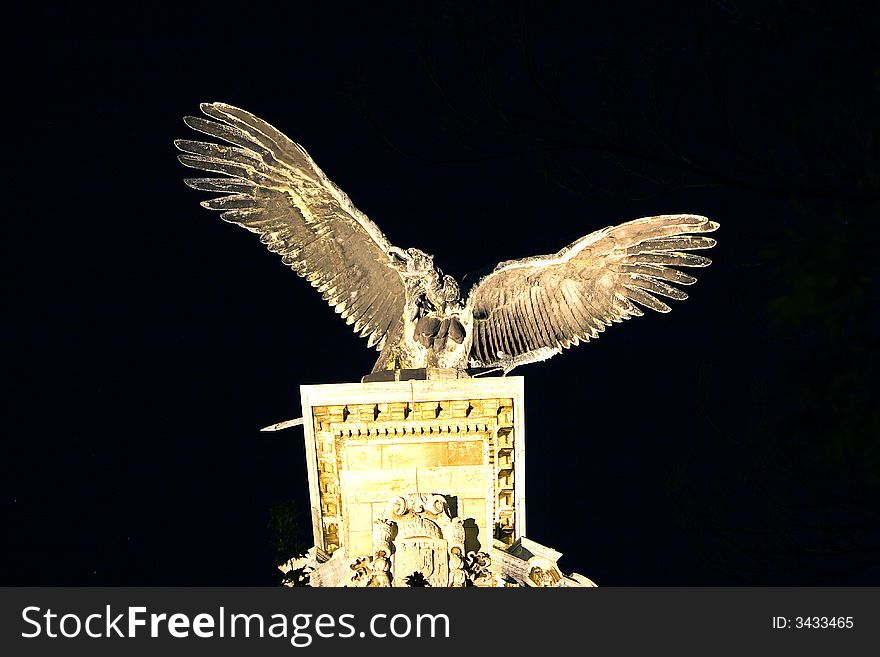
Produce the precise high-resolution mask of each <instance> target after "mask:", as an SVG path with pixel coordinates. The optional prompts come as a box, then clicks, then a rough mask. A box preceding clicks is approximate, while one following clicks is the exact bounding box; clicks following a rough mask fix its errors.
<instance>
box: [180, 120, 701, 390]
mask: <svg viewBox="0 0 880 657" xmlns="http://www.w3.org/2000/svg"><path fill="white" fill-rule="evenodd" d="M201 110H202V112H203V113H204V114H205V116H206V117H208V118H200V117H186V118H185V119H184V122H185V123H186V124H187V125H188V126H189V127H190V128H193V129H194V130H197V131H198V132H200V133H203V134H205V135H208V136H209V137H213V138H215V139H216V140H218V141H219V142H222V143H211V142H203V141H192V140H186V139H180V140H177V141H175V145H176V146H177V148H178V149H180V150H181V151H182V154H181V155H180V156H179V159H180V161H181V162H182V163H183V164H184V165H186V166H188V167H192V168H195V169H202V170H204V171H209V172H212V173H217V174H221V175H222V176H224V177H218V178H189V179H187V180H186V183H187V184H188V185H189V186H190V187H193V188H194V189H197V190H200V191H205V192H214V193H219V194H221V196H219V197H217V198H214V199H211V200H207V201H203V202H202V205H203V206H204V207H206V208H208V209H210V210H219V211H220V212H221V215H220V216H221V217H222V218H223V219H224V220H225V221H229V222H231V223H235V224H238V225H239V226H242V227H244V228H246V229H247V230H249V231H251V232H253V233H258V234H259V235H260V241H261V242H262V243H263V244H265V245H266V247H267V248H268V249H269V250H270V251H273V252H275V253H277V254H279V255H280V256H281V259H282V260H283V262H284V263H285V264H286V265H289V266H290V267H291V268H292V269H293V270H294V271H295V272H296V273H297V274H299V275H300V276H302V277H303V278H305V279H306V280H308V282H309V283H311V285H312V286H313V287H315V288H316V289H317V290H318V291H319V292H320V293H321V295H322V297H323V298H324V299H325V300H326V301H327V302H328V303H329V304H330V305H331V306H333V307H334V308H335V309H336V312H337V313H339V314H340V315H341V316H342V317H343V319H345V321H346V322H347V323H348V324H353V325H354V330H355V332H356V333H359V334H360V335H361V337H364V338H367V339H368V345H369V346H370V347H375V348H376V349H377V350H378V351H379V352H380V354H379V359H378V360H377V361H376V365H375V367H374V368H373V372H374V373H375V372H379V371H381V370H394V369H416V368H425V367H430V368H453V369H456V370H459V371H464V370H467V369H468V368H497V369H501V370H503V372H504V373H505V374H506V373H507V372H509V371H510V370H512V369H513V368H514V367H517V366H519V365H524V364H527V363H533V362H537V361H542V360H546V359H548V358H550V357H552V356H554V355H556V354H558V353H560V352H561V351H562V350H563V349H567V348H568V347H572V346H574V345H577V344H578V343H579V342H588V341H589V340H591V339H595V338H597V337H599V334H600V333H601V332H603V331H604V330H605V327H606V326H611V324H612V323H614V322H621V321H623V320H625V319H629V318H630V317H633V316H638V315H642V314H643V313H642V311H641V309H640V308H639V306H637V305H636V304H639V305H640V306H644V307H646V308H650V309H652V310H655V311H658V312H661V313H666V312H669V310H670V308H669V306H668V305H666V303H664V302H663V301H661V300H660V299H659V298H658V296H661V297H666V298H669V299H675V300H679V301H680V300H682V299H686V298H687V294H685V293H684V292H682V291H681V290H679V289H678V288H676V287H674V285H673V284H677V285H691V284H692V283H695V282H696V279H695V278H694V277H693V276H691V275H689V274H686V273H684V272H682V271H679V270H678V269H677V268H678V267H705V266H707V265H709V264H710V262H711V261H710V260H709V259H708V258H704V257H702V256H699V255H695V254H692V253H687V252H688V251H693V250H698V249H708V248H711V247H712V246H714V245H715V240H714V239H712V238H710V237H704V236H703V233H710V232H712V231H714V230H716V229H717V228H718V224H717V223H716V222H714V221H709V220H708V219H707V218H706V217H701V216H697V215H692V214H673V215H660V216H656V217H645V218H643V219H636V220H634V221H628V222H626V223H623V224H620V225H619V226H609V227H607V228H602V229H601V230H597V231H595V232H592V233H590V234H589V235H586V236H585V237H582V238H580V239H579V240H577V241H575V242H573V243H572V244H569V245H568V246H566V247H565V248H563V249H561V250H559V251H557V252H556V253H553V254H551V255H543V256H534V257H530V258H524V259H522V260H508V261H506V262H502V263H501V264H499V265H498V266H497V267H496V268H495V269H494V270H493V271H492V272H491V273H490V274H488V275H487V276H485V277H483V278H482V279H480V280H479V281H478V282H477V283H476V284H475V285H474V286H473V288H472V289H471V290H470V292H469V293H468V295H467V297H466V298H462V296H461V291H460V289H459V286H458V283H456V281H455V279H453V278H452V277H451V276H447V275H444V274H443V272H442V271H440V270H439V269H438V268H437V267H435V266H434V260H433V258H432V257H431V256H430V255H428V254H426V253H424V252H422V251H420V250H418V249H401V248H398V247H396V246H393V245H392V244H391V243H390V242H389V241H388V239H387V238H386V237H385V235H384V234H383V233H382V231H380V230H379V228H378V227H377V226H376V224H374V223H373V222H372V221H371V220H370V219H368V218H367V216H366V215H365V214H364V213H363V212H361V211H360V210H358V209H357V208H356V207H355V206H354V204H353V203H352V202H351V200H350V199H349V198H348V196H347V195H346V194H345V192H343V191H342V190H341V189H339V188H338V187H337V186H336V185H335V184H333V183H332V182H331V181H330V180H329V179H328V178H327V176H325V175H324V173H323V172H322V171H321V169H319V168H318V165H317V164H315V162H314V161H313V160H312V158H311V157H309V154H308V153H306V151H305V149H304V148H303V147H302V146H300V145H299V144H297V143H295V142H293V141H291V140H290V139H288V138H287V137H286V136H285V135H284V134H282V133H281V132H279V131H278V130H276V129H275V128H273V127H272V126H271V125H269V124H268V123H266V122H265V121H263V120H261V119H259V118H257V117H256V116H254V115H253V114H250V113H249V112H246V111H244V110H241V109H238V108H236V107H232V106H231V105H226V104H224V103H205V104H202V105H201Z"/></svg>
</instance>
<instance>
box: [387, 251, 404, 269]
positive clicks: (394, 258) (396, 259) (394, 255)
mask: <svg viewBox="0 0 880 657" xmlns="http://www.w3.org/2000/svg"><path fill="white" fill-rule="evenodd" d="M388 258H389V259H390V260H391V266H392V267H394V268H395V269H396V270H397V271H400V272H405V271H406V265H407V263H408V262H409V258H408V257H407V254H406V251H404V250H403V249H398V248H397V247H394V248H392V249H390V250H389V251H388Z"/></svg>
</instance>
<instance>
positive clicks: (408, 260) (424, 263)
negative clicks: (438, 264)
mask: <svg viewBox="0 0 880 657" xmlns="http://www.w3.org/2000/svg"><path fill="white" fill-rule="evenodd" d="M388 257H389V258H390V260H391V266H392V267H394V268H395V269H396V270H397V271H399V272H400V274H401V275H402V276H403V277H404V278H409V277H418V278H424V277H426V276H430V275H432V274H435V272H436V270H435V269H434V258H432V257H431V256H429V255H428V254H427V253H425V252H424V251H419V250H418V249H406V250H404V249H399V248H397V247H396V246H394V247H391V249H389V251H388Z"/></svg>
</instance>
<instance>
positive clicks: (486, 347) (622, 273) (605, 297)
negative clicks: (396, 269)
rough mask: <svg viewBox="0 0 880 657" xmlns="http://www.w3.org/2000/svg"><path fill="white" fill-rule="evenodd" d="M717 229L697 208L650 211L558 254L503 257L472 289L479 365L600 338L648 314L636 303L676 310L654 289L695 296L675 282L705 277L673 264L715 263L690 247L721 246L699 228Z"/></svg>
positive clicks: (474, 356) (530, 357) (511, 363)
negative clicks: (668, 212)
mask: <svg viewBox="0 0 880 657" xmlns="http://www.w3.org/2000/svg"><path fill="white" fill-rule="evenodd" d="M717 228H718V224H717V223H715V222H714V221H709V220H708V219H706V217H699V216H696V215H690V214H680V215H661V216H657V217H646V218H644V219H636V220H635V221H629V222H627V223H625V224H621V225H619V226H609V227H608V228H603V229H602V230H597V231H596V232H594V233H591V234H589V235H587V236H586V237H582V238H581V239H579V240H577V241H576V242H574V243H573V244H571V245H570V246H567V247H565V248H564V249H562V250H561V251H559V252H558V253H555V254H553V255H548V256H537V257H533V258H525V259H523V260H510V261H507V262H502V263H501V264H500V265H498V266H497V267H496V268H495V270H494V271H493V272H492V273H491V274H489V275H488V276H486V277H485V278H483V279H482V280H481V281H479V282H478V283H477V284H476V285H475V286H474V288H473V290H471V293H470V295H469V296H468V305H469V306H470V307H471V309H472V310H473V313H474V328H473V346H472V348H471V360H472V362H473V364H475V365H482V366H488V365H500V366H502V367H503V368H504V369H505V370H506V371H509V370H511V369H513V368H514V367H516V366H518V365H524V364H526V363H533V362H535V361H539V360H546V359H547V358H550V357H551V356H554V355H555V354H558V353H559V352H561V351H562V350H563V349H567V348H568V347H571V346H573V345H576V344H578V342H579V341H584V342H586V341H589V340H590V339H591V338H597V337H599V333H601V332H602V331H604V330H605V327H606V326H611V324H612V322H620V321H622V320H624V319H629V318H630V317H632V316H633V315H642V314H643V313H642V311H641V310H640V309H639V308H638V307H637V306H636V305H635V304H634V303H633V302H636V303H638V304H640V305H642V306H645V307H647V308H651V309H652V310H656V311H658V312H661V313H666V312H669V310H670V308H669V306H667V305H666V304H665V303H663V302H662V301H661V300H660V299H658V298H657V297H656V296H654V295H655V294H656V295H660V296H664V297H668V298H670V299H677V300H681V299H687V294H685V293H684V292H682V291H681V290H679V289H677V288H675V287H673V286H672V285H671V284H672V283H677V284H679V285H691V284H693V283H696V281H697V279H696V278H694V277H693V276H690V275H688V274H685V273H683V272H680V271H678V270H677V269H674V268H673V267H706V266H707V265H709V264H710V263H711V261H710V260H709V259H708V258H704V257H701V256H698V255H694V254H691V253H684V251H688V250H693V249H708V248H711V247H712V246H714V245H715V240H713V239H712V238H710V237H702V236H700V235H699V233H709V232H711V231H713V230H715V229H717Z"/></svg>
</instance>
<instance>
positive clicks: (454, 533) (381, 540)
mask: <svg viewBox="0 0 880 657" xmlns="http://www.w3.org/2000/svg"><path fill="white" fill-rule="evenodd" d="M385 516H386V517H385V518H382V519H380V520H377V521H376V522H375V523H374V525H373V554H372V555H370V556H365V557H360V558H357V559H355V560H354V561H353V562H352V564H351V571H352V572H351V574H350V575H349V576H348V577H347V581H346V582H343V585H346V586H374V587H375V586H431V587H464V586H497V585H498V584H497V583H496V581H495V579H496V578H495V576H494V575H493V574H492V572H491V570H490V565H491V562H490V558H489V555H488V554H487V553H485V552H475V551H471V552H470V553H468V554H465V548H464V543H465V530H464V524H463V520H462V519H461V518H459V517H457V516H456V517H453V516H452V515H451V513H450V510H449V505H448V503H447V500H446V498H445V497H444V496H443V495H438V494H431V495H424V494H417V493H416V494H410V495H400V496H397V497H395V498H393V499H392V500H391V501H390V502H389V503H388V507H387V510H386V514H385Z"/></svg>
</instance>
